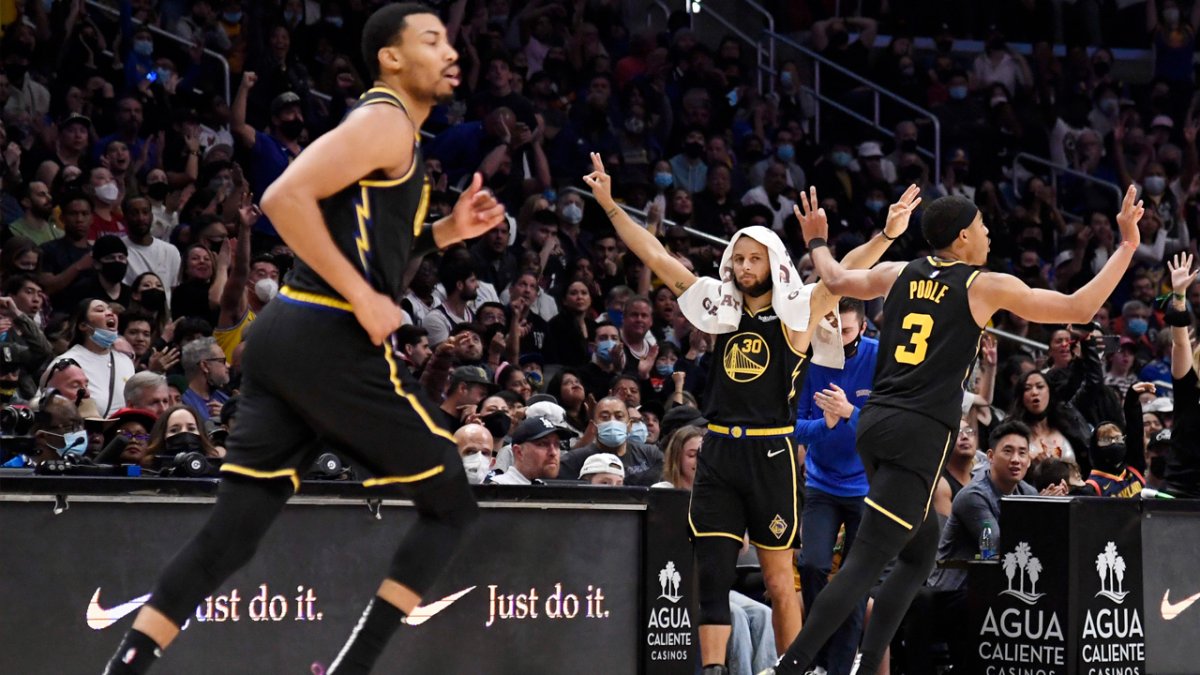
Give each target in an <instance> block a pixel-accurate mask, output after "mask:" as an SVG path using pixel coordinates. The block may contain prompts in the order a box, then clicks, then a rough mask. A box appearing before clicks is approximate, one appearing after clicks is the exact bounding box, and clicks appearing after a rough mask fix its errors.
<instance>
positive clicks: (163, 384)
mask: <svg viewBox="0 0 1200 675" xmlns="http://www.w3.org/2000/svg"><path fill="white" fill-rule="evenodd" d="M125 405H127V406H128V407H130V408H140V409H143V410H149V411H150V412H152V413H154V414H155V415H162V414H163V413H165V412H166V411H167V408H170V407H171V394H170V392H169V391H168V389H167V378H166V377H164V376H163V375H161V374H159V373H152V372H149V371H142V372H140V373H138V374H136V375H134V376H133V377H131V378H129V381H128V382H126V383H125Z"/></svg>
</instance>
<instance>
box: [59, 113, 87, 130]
mask: <svg viewBox="0 0 1200 675" xmlns="http://www.w3.org/2000/svg"><path fill="white" fill-rule="evenodd" d="M72 124H82V125H83V126H85V127H87V128H89V129H90V128H91V127H92V120H91V118H90V117H88V116H87V115H80V114H79V113H76V112H73V113H71V114H69V115H67V116H66V117H63V118H62V120H61V121H60V122H59V123H58V129H59V131H62V130H63V129H66V128H67V127H69V126H71V125H72Z"/></svg>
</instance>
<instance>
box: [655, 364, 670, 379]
mask: <svg viewBox="0 0 1200 675" xmlns="http://www.w3.org/2000/svg"><path fill="white" fill-rule="evenodd" d="M654 369H655V370H657V371H658V374H659V375H662V376H663V377H670V376H671V373H673V372H675V364H673V363H658V364H655V366H654Z"/></svg>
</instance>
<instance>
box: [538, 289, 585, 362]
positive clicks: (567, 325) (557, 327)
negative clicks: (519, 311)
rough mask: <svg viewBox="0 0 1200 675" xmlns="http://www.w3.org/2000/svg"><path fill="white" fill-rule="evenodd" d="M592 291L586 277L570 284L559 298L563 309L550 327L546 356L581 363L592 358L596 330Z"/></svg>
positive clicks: (551, 322) (547, 331)
mask: <svg viewBox="0 0 1200 675" xmlns="http://www.w3.org/2000/svg"><path fill="white" fill-rule="evenodd" d="M592 300H593V298H592V292H591V289H589V288H588V285H587V284H586V283H584V282H582V281H572V282H571V283H569V284H567V288H566V291H565V292H563V295H562V298H560V299H559V303H558V304H559V313H558V314H556V315H555V316H554V318H553V319H550V321H549V323H548V325H547V327H546V346H545V352H546V360H547V361H549V362H550V363H561V364H562V365H564V366H573V367H580V366H583V365H584V364H585V363H587V360H588V341H589V340H591V339H592V337H593V336H595V334H596V321H595V310H593V309H592Z"/></svg>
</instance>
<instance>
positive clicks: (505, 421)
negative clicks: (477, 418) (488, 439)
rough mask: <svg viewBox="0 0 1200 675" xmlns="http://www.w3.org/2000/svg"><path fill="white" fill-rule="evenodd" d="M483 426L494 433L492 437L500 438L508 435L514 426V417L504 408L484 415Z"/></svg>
mask: <svg viewBox="0 0 1200 675" xmlns="http://www.w3.org/2000/svg"><path fill="white" fill-rule="evenodd" d="M482 421H483V426H484V427H485V428H487V430H488V432H489V433H491V434H492V438H493V439H496V440H499V439H501V438H504V437H505V436H507V435H508V430H509V429H510V428H511V427H512V418H511V417H509V416H508V413H506V412H504V411H503V410H497V411H496V412H493V413H489V414H487V415H484V416H483V418H482Z"/></svg>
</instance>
